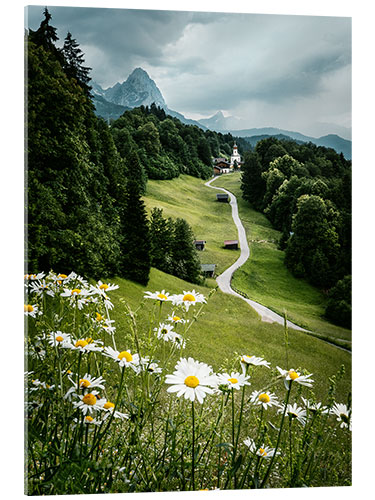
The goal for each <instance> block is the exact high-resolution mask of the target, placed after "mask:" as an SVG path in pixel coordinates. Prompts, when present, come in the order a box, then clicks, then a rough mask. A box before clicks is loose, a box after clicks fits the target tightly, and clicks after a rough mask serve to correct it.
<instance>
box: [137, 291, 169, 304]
mask: <svg viewBox="0 0 375 500" xmlns="http://www.w3.org/2000/svg"><path fill="white" fill-rule="evenodd" d="M143 298H145V299H154V300H158V301H159V302H168V301H170V300H171V299H170V297H169V293H168V292H166V291H165V290H162V291H161V292H145V295H144V296H143Z"/></svg>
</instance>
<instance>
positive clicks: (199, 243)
mask: <svg viewBox="0 0 375 500" xmlns="http://www.w3.org/2000/svg"><path fill="white" fill-rule="evenodd" d="M193 243H194V245H195V248H196V249H197V250H204V245H205V244H206V242H205V240H194V242H193Z"/></svg>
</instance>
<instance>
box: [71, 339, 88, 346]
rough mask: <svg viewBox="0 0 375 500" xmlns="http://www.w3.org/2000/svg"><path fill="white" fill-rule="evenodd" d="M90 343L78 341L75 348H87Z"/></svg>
mask: <svg viewBox="0 0 375 500" xmlns="http://www.w3.org/2000/svg"><path fill="white" fill-rule="evenodd" d="M87 344H88V342H86V340H83V339H81V340H77V342H76V343H75V344H74V347H86V346H87Z"/></svg>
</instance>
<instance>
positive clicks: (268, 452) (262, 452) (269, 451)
mask: <svg viewBox="0 0 375 500" xmlns="http://www.w3.org/2000/svg"><path fill="white" fill-rule="evenodd" d="M275 451H276V449H275V448H270V447H269V446H264V444H263V445H262V446H261V447H260V448H258V449H257V452H256V454H257V455H258V457H262V458H272V457H273V456H274V454H275ZM279 454H280V452H279V451H278V452H277V453H276V455H279Z"/></svg>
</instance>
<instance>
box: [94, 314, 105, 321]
mask: <svg viewBox="0 0 375 500" xmlns="http://www.w3.org/2000/svg"><path fill="white" fill-rule="evenodd" d="M95 314H96V321H102V319H103V316H102V315H101V314H99V313H95Z"/></svg>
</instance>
